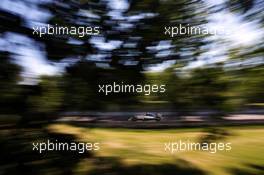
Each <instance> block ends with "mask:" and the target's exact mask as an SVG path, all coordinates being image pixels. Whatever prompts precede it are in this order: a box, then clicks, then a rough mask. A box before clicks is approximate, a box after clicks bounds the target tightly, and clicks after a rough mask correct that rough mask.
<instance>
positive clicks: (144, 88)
mask: <svg viewBox="0 0 264 175" xmlns="http://www.w3.org/2000/svg"><path fill="white" fill-rule="evenodd" d="M98 92H99V93H104V94H105V95H108V94H110V93H144V95H150V94H151V93H164V92H166V85H164V84H162V85H157V84H145V85H141V84H136V85H132V84H124V83H123V82H121V83H120V84H118V83H116V82H113V84H103V85H98Z"/></svg>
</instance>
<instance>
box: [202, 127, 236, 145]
mask: <svg viewBox="0 0 264 175" xmlns="http://www.w3.org/2000/svg"><path fill="white" fill-rule="evenodd" d="M204 132H205V133H206V134H204V135H202V137H201V138H200V142H201V143H212V142H217V141H219V140H223V139H225V138H227V137H228V136H231V135H232V133H230V131H228V130H226V129H222V128H206V129H205V130H204Z"/></svg>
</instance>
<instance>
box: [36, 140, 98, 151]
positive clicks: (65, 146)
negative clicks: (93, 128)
mask: <svg viewBox="0 0 264 175" xmlns="http://www.w3.org/2000/svg"><path fill="white" fill-rule="evenodd" d="M32 146H33V147H32V150H33V151H37V152H39V153H40V154H41V153H43V152H45V151H76V152H78V153H81V154H82V153H85V152H86V151H98V150H100V143H83V142H77V143H76V142H70V143H68V142H58V141H57V140H55V141H50V140H47V141H46V142H33V143H32Z"/></svg>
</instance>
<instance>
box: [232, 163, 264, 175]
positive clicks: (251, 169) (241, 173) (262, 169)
mask: <svg viewBox="0 0 264 175" xmlns="http://www.w3.org/2000/svg"><path fill="white" fill-rule="evenodd" d="M246 166H247V167H248V169H238V168H231V169H229V172H230V173H231V174H233V175H263V174H264V165H262V166H260V165H255V164H247V165H246Z"/></svg>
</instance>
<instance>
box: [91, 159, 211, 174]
mask: <svg viewBox="0 0 264 175" xmlns="http://www.w3.org/2000/svg"><path fill="white" fill-rule="evenodd" d="M96 164H97V165H98V167H97V168H94V169H92V170H91V171H89V173H88V174H87V175H109V174H111V175H124V174H125V175H178V174H179V175H205V174H206V173H205V172H203V171H202V170H200V169H198V168H197V167H194V166H193V165H192V164H190V163H189V162H187V161H185V160H182V159H178V160H177V161H176V162H173V163H171V164H160V165H150V164H138V165H133V166H127V165H124V164H122V163H121V162H120V160H119V159H115V158H100V159H97V161H96Z"/></svg>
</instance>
